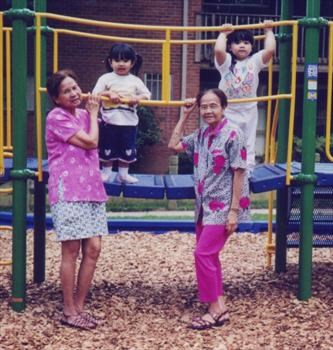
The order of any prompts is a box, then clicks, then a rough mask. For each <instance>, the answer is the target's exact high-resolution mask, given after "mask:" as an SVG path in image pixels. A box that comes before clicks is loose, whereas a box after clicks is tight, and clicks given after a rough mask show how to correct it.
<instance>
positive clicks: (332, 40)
mask: <svg viewBox="0 0 333 350" xmlns="http://www.w3.org/2000/svg"><path fill="white" fill-rule="evenodd" d="M328 40H329V42H328V65H327V66H328V69H327V107H326V137H325V152H326V156H327V159H328V160H329V161H331V162H333V155H332V152H331V129H332V116H331V113H332V74H333V22H329V36H328Z"/></svg>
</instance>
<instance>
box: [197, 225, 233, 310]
mask: <svg viewBox="0 0 333 350" xmlns="http://www.w3.org/2000/svg"><path fill="white" fill-rule="evenodd" d="M195 233H196V239H197V245H196V248H195V251H194V259H195V270H196V275H197V281H198V288H199V299H200V301H201V302H204V303H207V302H208V303H211V302H214V301H216V300H217V299H218V297H219V296H220V295H223V293H224V292H223V286H222V270H221V263H220V259H219V253H220V251H221V250H222V249H223V247H224V244H225V242H226V241H227V238H228V235H227V233H226V230H225V226H224V225H206V226H203V225H202V224H197V225H196V229H195Z"/></svg>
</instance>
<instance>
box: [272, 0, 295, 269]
mask: <svg viewBox="0 0 333 350" xmlns="http://www.w3.org/2000/svg"><path fill="white" fill-rule="evenodd" d="M292 13H293V1H288V0H282V2H281V21H283V20H289V19H291V17H292ZM279 41H280V44H279V53H280V55H279V57H280V72H279V93H280V94H286V93H289V92H290V76H291V74H290V57H291V27H290V26H284V27H280V33H279ZM289 112H290V102H289V100H281V101H280V104H279V125H278V149H277V162H278V163H285V162H286V160H287V145H288V142H287V140H288V128H289ZM287 202H288V189H287V188H285V189H281V190H278V191H277V194H276V240H275V242H276V245H275V271H276V272H285V271H286V262H287V226H288V213H287V210H286V209H285V208H287V207H288V206H287Z"/></svg>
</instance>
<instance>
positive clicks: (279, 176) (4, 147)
mask: <svg viewBox="0 0 333 350" xmlns="http://www.w3.org/2000/svg"><path fill="white" fill-rule="evenodd" d="M36 4H37V6H36V9H35V10H36V12H32V11H29V10H27V9H25V5H26V4H25V1H13V9H11V10H10V11H6V12H5V13H0V47H4V39H3V38H4V36H5V39H6V40H5V44H6V49H5V52H6V84H7V85H6V97H7V98H6V111H7V117H6V123H4V117H3V110H4V108H3V107H4V106H3V105H2V103H3V102H2V101H3V99H2V98H0V122H1V127H0V142H1V144H0V168H1V169H2V170H3V172H4V175H5V176H4V178H3V181H5V180H8V179H9V178H10V179H11V180H12V181H13V259H12V264H13V277H12V278H13V288H12V300H11V301H12V307H13V309H14V310H16V311H21V310H23V309H24V307H25V284H26V281H25V278H26V277H25V274H26V261H25V259H26V238H25V235H26V207H25V204H26V192H27V187H26V180H27V179H28V178H33V179H34V184H35V186H34V191H35V197H34V198H35V205H34V280H35V282H42V281H44V279H45V204H46V203H45V197H46V188H45V177H46V176H47V169H46V168H45V163H43V158H45V153H44V152H45V150H44V147H43V127H44V121H43V119H44V117H45V112H46V102H45V94H44V91H45V88H44V86H45V81H46V62H45V57H46V53H45V50H46V33H47V32H48V31H51V32H52V33H53V70H54V71H56V70H57V69H58V68H59V67H58V66H59V64H58V59H57V57H58V50H59V48H58V35H59V34H66V35H75V36H83V37H90V38H93V37H94V38H98V39H102V40H111V41H112V40H113V41H114V40H121V41H124V42H136V41H138V40H144V41H146V42H150V43H154V44H160V45H162V67H163V71H162V100H161V101H144V102H143V104H146V105H160V106H175V107H178V106H181V105H182V104H183V102H182V101H172V100H170V78H169V76H170V58H171V57H170V47H171V45H177V44H178V45H179V44H189V45H190V44H193V45H195V44H202V43H207V42H208V43H213V42H214V41H213V40H210V41H209V40H172V39H171V33H172V32H173V31H194V32H196V31H213V32H214V31H218V30H220V27H161V26H135V25H128V24H119V23H117V24H115V23H108V22H99V21H91V20H86V19H79V18H74V17H67V16H60V15H55V14H50V13H46V12H44V11H45V3H43V2H42V1H41V2H38V1H36ZM309 5H312V6H309V7H308V13H307V17H306V18H304V19H302V20H300V21H294V20H290V18H291V13H290V7H289V6H288V4H287V1H284V2H283V6H282V11H281V21H279V22H275V23H274V24H273V25H274V27H279V28H280V33H279V39H280V40H279V50H280V67H283V68H281V69H280V75H279V94H276V95H273V94H272V65H270V68H269V84H268V86H269V88H268V95H267V96H263V97H258V98H255V99H244V100H242V101H243V102H248V101H253V100H256V101H267V123H266V146H265V150H266V152H265V163H266V164H264V165H262V166H259V167H258V168H257V169H256V170H255V172H254V175H253V177H252V180H251V186H252V190H253V191H254V192H265V191H272V190H277V219H276V222H277V223H276V229H275V232H276V245H275V247H274V245H273V244H272V241H270V242H269V252H270V253H272V251H273V250H274V248H275V251H276V271H278V272H282V271H284V270H285V268H286V247H287V233H288V232H289V228H288V220H289V218H288V215H289V212H288V210H286V208H287V206H288V203H289V199H288V196H289V194H288V193H289V192H288V191H290V188H289V186H290V185H291V184H292V185H293V186H294V185H296V186H297V188H299V190H297V189H296V190H294V193H295V194H296V193H297V196H301V203H300V205H299V206H300V207H301V210H300V218H299V220H298V221H297V220H296V222H295V225H299V226H300V229H299V231H300V244H299V248H300V249H299V252H300V255H299V257H300V261H299V293H298V297H299V298H300V299H302V300H306V299H308V298H309V297H310V296H311V270H312V259H311V257H312V244H313V241H312V236H313V229H314V223H313V215H312V213H313V206H314V205H313V203H314V192H315V190H314V189H315V185H316V186H332V185H333V180H332V179H331V176H330V175H331V173H333V166H331V165H323V166H321V165H317V166H316V169H315V164H314V149H315V145H314V143H315V129H316V128H315V125H316V118H315V117H316V103H317V87H316V82H317V74H318V72H317V68H318V67H317V62H318V38H319V31H320V27H321V26H326V25H328V26H329V28H330V36H329V45H330V48H329V72H328V92H327V101H328V104H327V129H326V152H327V154H328V158H329V160H330V161H332V160H333V157H332V156H331V155H330V144H329V140H330V137H329V136H330V134H331V131H330V129H331V122H330V117H331V102H332V101H331V96H332V64H333V62H332V61H333V34H332V31H333V30H332V28H333V23H331V22H329V23H328V22H327V21H325V20H323V19H320V18H319V5H318V4H316V2H314V1H309ZM3 16H8V17H10V18H11V19H12V27H11V28H5V27H4V26H3ZM31 17H33V18H35V27H34V28H33V30H34V32H35V38H36V72H35V98H36V110H35V112H36V127H37V130H36V135H37V164H36V162H34V161H32V163H31V164H29V163H27V156H26V144H27V121H26V102H25V101H26V99H25V94H26V85H27V84H26V79H25V77H26V75H27V74H26V71H27V49H26V40H27V24H26V22H27V18H31ZM47 19H56V20H59V21H63V22H74V23H80V24H85V25H87V26H90V25H98V26H101V27H109V28H116V27H118V28H119V27H121V28H131V29H136V30H150V31H154V30H157V31H164V33H165V39H163V40H157V39H135V38H125V37H122V38H119V37H110V36H103V35H97V34H92V33H86V32H78V31H69V30H65V29H51V28H48V27H46V20H47ZM299 24H301V25H303V26H305V28H306V55H305V67H306V74H305V77H304V102H303V111H304V118H303V125H305V126H306V127H304V128H303V140H306V142H304V143H303V155H304V156H303V159H302V164H301V166H298V167H297V166H296V165H293V164H292V156H291V154H292V140H293V129H294V114H295V89H296V65H297V62H296V58H297V52H296V51H297V38H298V25H299ZM241 27H242V28H248V29H254V28H263V27H264V25H263V24H256V25H245V26H244V25H243V26H241ZM234 28H235V29H237V28H238V27H237V26H235V27H234ZM4 33H5V34H4ZM291 38H292V40H289V39H291ZM257 39H258V40H260V39H262V37H257ZM10 40H11V42H12V50H10ZM10 53H11V54H10ZM290 58H291V74H290V72H289V70H288V68H290ZM10 67H17V68H15V69H13V70H12V79H10V71H11V69H10ZM3 70H4V64H3V60H2V57H1V58H0V71H3ZM11 85H12V86H11ZM11 87H12V91H13V93H12V94H11V93H10V91H11ZM3 95H4V88H3V82H2V80H1V81H0V96H1V97H2V96H3ZM272 101H279V109H277V108H276V110H275V113H274V118H273V119H272V118H271V114H272ZM229 102H230V103H233V102H235V101H233V100H230V101H229ZM276 105H277V103H276ZM11 106H12V108H11ZM11 110H12V112H13V113H12V114H13V117H12V118H11V116H10V114H11V113H10V112H11ZM288 116H289V119H288ZM11 120H12V122H13V123H12V124H11V122H10V121H11ZM4 125H6V132H5V130H4ZM12 126H13V127H12ZM15 126H19V127H15ZM12 131H13V142H11V134H12ZM276 133H277V143H278V147H277V149H276V146H275V134H276ZM4 140H5V141H4ZM286 140H288V142H287V141H286ZM11 156H13V162H11V161H10V160H9V161H8V160H5V158H6V157H11ZM276 163H279V164H280V165H276ZM8 169H12V170H11V171H10V173H9V171H8ZM6 171H7V172H6ZM316 174H317V175H316ZM139 179H140V181H139V183H138V185H126V186H124V185H120V184H117V183H114V182H113V183H110V184H106V190H107V193H108V194H109V195H115V196H119V195H120V194H121V193H122V194H123V195H124V196H127V197H139V198H164V197H165V196H166V197H167V198H168V199H179V198H193V179H191V176H190V175H189V176H187V175H185V176H180V175H167V176H161V175H141V176H139ZM7 191H10V190H7ZM320 192H321V191H320V190H319V192H318V193H320ZM322 192H323V191H322ZM324 195H325V196H328V197H329V196H330V195H327V193H326V192H325V193H324ZM270 197H271V201H270V208H269V209H270V213H271V212H272V198H273V197H272V195H270ZM331 226H332V223H328V224H327V225H324V228H323V230H324V229H329V230H330V231H331V230H332V228H331ZM1 228H2V229H6V228H8V226H6V227H1ZM269 232H270V237H271V234H272V232H273V227H272V220H269ZM0 258H1V257H0Z"/></svg>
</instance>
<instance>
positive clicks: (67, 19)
mask: <svg viewBox="0 0 333 350" xmlns="http://www.w3.org/2000/svg"><path fill="white" fill-rule="evenodd" d="M39 14H40V15H41V17H45V18H49V19H55V20H59V21H64V22H72V23H79V24H86V25H91V26H98V27H107V28H116V29H134V30H146V31H152V30H155V31H163V32H164V31H165V30H171V31H178V32H183V31H193V32H200V31H201V32H207V31H214V32H215V31H221V28H223V27H221V26H214V27H194V26H192V27H191V26H188V27H182V26H153V25H139V24H128V23H112V22H104V21H96V20H89V19H85V18H77V17H70V16H63V15H57V14H54V13H47V12H39ZM295 23H297V21H277V22H273V23H271V24H270V25H269V26H270V27H279V26H285V25H290V26H291V25H294V24H295ZM265 27H267V24H265V23H258V24H246V25H236V26H232V29H233V30H236V29H257V28H265ZM207 28H209V30H207ZM223 29H225V28H223Z"/></svg>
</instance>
